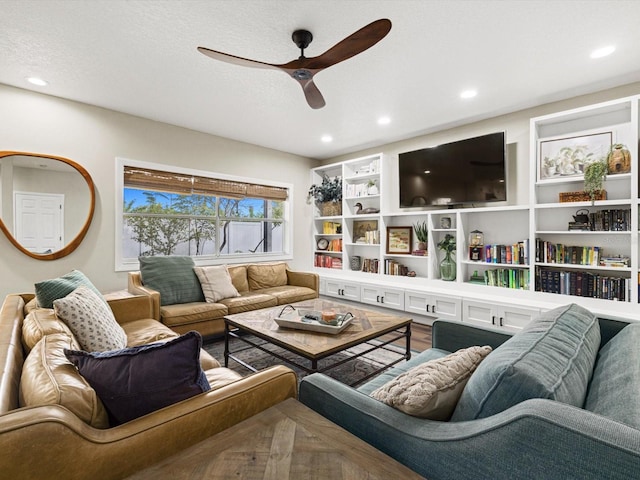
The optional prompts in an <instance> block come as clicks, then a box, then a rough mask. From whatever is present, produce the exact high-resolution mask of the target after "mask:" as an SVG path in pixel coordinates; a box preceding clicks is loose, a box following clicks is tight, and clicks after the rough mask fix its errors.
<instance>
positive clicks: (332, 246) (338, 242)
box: [327, 238, 342, 252]
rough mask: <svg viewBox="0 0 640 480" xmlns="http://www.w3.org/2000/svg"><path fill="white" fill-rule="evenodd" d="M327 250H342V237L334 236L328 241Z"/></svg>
mask: <svg viewBox="0 0 640 480" xmlns="http://www.w3.org/2000/svg"><path fill="white" fill-rule="evenodd" d="M327 251H329V252H341V251H342V239H341V238H334V239H333V240H331V241H330V242H329V246H328V247H327Z"/></svg>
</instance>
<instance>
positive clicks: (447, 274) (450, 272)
mask: <svg viewBox="0 0 640 480" xmlns="http://www.w3.org/2000/svg"><path fill="white" fill-rule="evenodd" d="M440 278H441V279H442V280H446V281H448V282H451V281H453V280H455V279H456V261H455V260H454V259H453V257H452V256H451V252H446V253H445V255H444V258H443V259H442V261H441V262H440Z"/></svg>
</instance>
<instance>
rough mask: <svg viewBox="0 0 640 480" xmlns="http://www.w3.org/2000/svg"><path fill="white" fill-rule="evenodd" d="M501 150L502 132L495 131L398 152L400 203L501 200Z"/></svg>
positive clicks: (420, 204) (503, 187)
mask: <svg viewBox="0 0 640 480" xmlns="http://www.w3.org/2000/svg"><path fill="white" fill-rule="evenodd" d="M505 152H506V144H505V133H504V132H496V133H490V134H488V135H482V136H480V137H474V138H467V139H464V140H459V141H456V142H451V143H445V144H442V145H437V146H435V147H429V148H423V149H421V150H416V151H413V152H405V153H401V154H400V155H399V158H398V163H399V171H398V174H399V175H398V176H399V179H400V207H401V208H409V207H423V206H455V205H458V204H459V205H463V204H471V203H486V202H500V201H505V200H506V199H507V189H506V180H507V177H506V153H505Z"/></svg>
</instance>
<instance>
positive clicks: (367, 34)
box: [198, 18, 391, 109]
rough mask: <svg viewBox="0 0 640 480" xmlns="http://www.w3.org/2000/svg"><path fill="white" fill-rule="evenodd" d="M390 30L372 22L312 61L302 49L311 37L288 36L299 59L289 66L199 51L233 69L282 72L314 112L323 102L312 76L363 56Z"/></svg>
mask: <svg viewBox="0 0 640 480" xmlns="http://www.w3.org/2000/svg"><path fill="white" fill-rule="evenodd" d="M390 30H391V21H390V20H388V19H386V18H383V19H380V20H376V21H375V22H372V23H370V24H369V25H367V26H365V27H362V28H361V29H360V30H358V31H357V32H355V33H353V34H351V35H349V36H348V37H347V38H345V39H344V40H342V41H341V42H338V43H337V44H336V45H334V46H333V47H331V48H330V49H329V50H327V51H326V52H324V53H323V54H322V55H319V56H317V57H311V58H307V57H305V56H304V49H305V48H307V47H308V46H309V44H310V43H311V41H312V40H313V35H311V32H309V31H307V30H296V31H295V32H293V35H291V39H292V40H293V42H294V43H295V44H296V45H297V46H298V48H299V49H300V57H298V58H297V59H296V60H292V61H290V62H289V63H283V64H280V65H277V64H273V63H265V62H259V61H257V60H249V59H248V58H242V57H236V56H235V55H230V54H228V53H222V52H217V51H215V50H210V49H208V48H205V47H198V51H199V52H200V53H203V54H205V55H206V56H208V57H211V58H213V59H215V60H221V61H223V62H227V63H233V64H235V65H243V66H245V67H254V68H270V69H275V70H282V71H283V72H285V73H287V74H288V75H290V76H291V77H292V78H293V79H294V80H296V81H297V82H298V83H299V84H300V86H301V87H302V91H303V92H304V96H305V98H306V99H307V103H308V104H309V106H310V107H311V108H314V109H317V108H322V107H324V106H325V101H324V98H323V97H322V94H321V93H320V90H318V87H316V85H315V83H313V76H314V75H315V74H316V73H318V72H321V71H322V70H324V69H325V68H328V67H330V66H332V65H335V64H336V63H340V62H342V61H343V60H347V59H348V58H351V57H353V56H355V55H357V54H359V53H362V52H364V51H365V50H366V49H368V48H370V47H372V46H374V45H375V44H376V43H378V42H379V41H380V40H382V39H383V38H384V37H385V36H386V35H387V33H389V31H390Z"/></svg>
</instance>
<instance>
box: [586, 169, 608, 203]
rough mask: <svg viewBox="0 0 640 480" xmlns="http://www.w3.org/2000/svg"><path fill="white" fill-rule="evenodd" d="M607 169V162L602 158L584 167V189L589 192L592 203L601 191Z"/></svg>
mask: <svg viewBox="0 0 640 480" xmlns="http://www.w3.org/2000/svg"><path fill="white" fill-rule="evenodd" d="M607 171H608V167H607V162H606V161H604V159H602V160H597V161H595V162H593V163H590V164H589V165H587V166H586V167H585V169H584V191H585V192H587V193H588V194H589V198H591V203H592V204H593V202H594V201H595V199H596V196H597V195H598V194H599V193H600V192H601V191H602V185H603V183H604V179H605V178H607Z"/></svg>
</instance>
